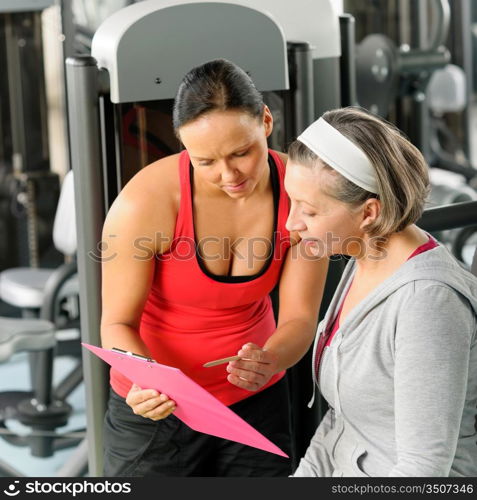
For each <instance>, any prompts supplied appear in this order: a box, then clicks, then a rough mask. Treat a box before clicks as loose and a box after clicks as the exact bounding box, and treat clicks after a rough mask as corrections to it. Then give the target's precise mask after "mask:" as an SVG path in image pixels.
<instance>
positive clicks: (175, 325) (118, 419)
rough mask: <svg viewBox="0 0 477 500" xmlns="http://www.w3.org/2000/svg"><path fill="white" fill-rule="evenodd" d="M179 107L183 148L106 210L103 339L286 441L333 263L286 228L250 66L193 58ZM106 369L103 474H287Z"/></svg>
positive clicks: (277, 463)
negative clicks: (170, 371)
mask: <svg viewBox="0 0 477 500" xmlns="http://www.w3.org/2000/svg"><path fill="white" fill-rule="evenodd" d="M173 118H174V127H175V130H176V133H177V135H178V137H179V139H180V140H181V141H182V143H183V144H184V146H185V148H186V149H185V151H183V152H182V153H181V154H178V155H173V156H170V157H167V158H164V159H161V160H159V161H157V162H155V163H153V164H151V165H149V166H147V167H145V168H144V169H143V170H141V171H140V172H139V173H138V174H137V175H136V176H135V177H134V178H133V179H132V180H131V181H130V182H129V183H128V184H127V185H126V186H125V188H124V189H123V190H122V192H121V193H120V194H119V196H118V198H117V199H116V200H115V202H114V204H113V206H112V207H111V210H110V212H109V214H108V216H107V220H106V223H105V226H104V232H103V238H104V241H106V242H107V243H108V255H114V258H112V259H104V262H103V315H102V325H101V336H102V344H103V347H106V348H112V347H116V348H120V349H123V350H127V351H132V352H136V353H138V354H142V355H144V356H147V357H152V358H153V359H155V360H156V361H158V362H160V363H163V364H167V365H171V366H175V367H178V368H180V369H181V370H182V371H183V372H184V373H186V374H187V375H188V376H189V377H190V378H192V379H193V380H195V381H196V382H197V383H198V384H200V385H201V386H202V387H204V388H205V389H207V390H208V391H209V392H210V393H211V394H213V395H214V396H215V397H216V398H218V399H219V400H220V401H222V402H223V403H224V404H226V405H229V406H230V407H231V408H232V409H233V410H234V411H235V412H236V413H238V414H239V415H241V416H242V417H243V418H245V420H247V421H248V422H249V423H251V424H252V425H254V426H255V427H256V428H257V429H258V430H259V431H261V432H263V433H264V434H265V435H266V436H267V437H268V438H269V439H271V440H272V441H274V442H275V443H276V444H277V445H278V446H280V447H281V448H282V449H284V450H285V451H286V450H290V436H289V422H288V411H289V409H288V395H287V388H286V380H285V379H284V378H283V377H284V375H285V370H286V369H287V368H289V367H290V366H292V365H293V364H295V363H296V362H297V361H299V360H300V358H301V357H302V356H303V355H304V354H305V353H306V351H307V350H308V349H309V347H310V345H311V342H312V339H313V336H314V333H315V328H316V321H317V315H318V310H319V305H320V300H321V296H322V292H323V285H324V281H325V276H326V270H327V262H326V261H325V260H319V259H316V258H310V256H309V255H307V254H305V253H304V252H302V251H301V250H302V248H301V245H300V243H299V241H300V240H299V238H296V237H294V235H290V233H289V232H288V231H287V229H286V227H285V223H286V219H287V216H288V209H289V203H288V197H287V195H286V193H285V190H284V186H283V180H284V176H285V167H284V161H285V160H286V158H285V155H283V154H281V153H277V152H275V151H271V150H269V149H268V146H267V137H268V136H269V135H270V134H271V132H272V127H273V118H272V115H271V113H270V110H269V109H268V107H267V106H265V105H264V103H263V101H262V98H261V95H260V93H259V92H258V91H257V90H256V89H255V87H254V85H253V83H252V81H251V80H250V78H249V76H248V75H247V74H246V73H245V72H244V71H243V70H241V69H240V68H238V67H237V66H235V65H233V64H232V63H230V62H228V61H225V60H216V61H211V62H209V63H206V64H204V65H202V66H200V67H198V68H194V69H193V70H191V71H190V72H189V73H188V74H187V75H186V76H185V77H184V80H183V82H182V83H181V85H180V87H179V90H178V93H177V96H176V100H175V105H174V116H173ZM278 283H280V288H279V303H280V308H279V314H278V324H277V323H276V322H275V318H274V313H273V310H272V305H271V300H270V295H269V294H270V292H271V291H272V290H273V289H274V288H275V286H276V285H277V284H278ZM232 355H238V356H240V357H241V359H240V360H238V361H234V362H232V363H229V364H228V365H227V364H226V365H219V366H216V367H213V368H204V367H203V365H204V363H206V362H207V361H211V360H214V359H219V358H224V357H228V356H232ZM110 380H111V388H112V390H111V393H110V400H109V406H108V411H107V414H106V418H105V469H104V473H105V475H109V476H117V475H146V474H148V475H149V474H155V475H174V476H182V475H184V476H187V475H200V476H204V475H208V476H243V475H258V476H267V475H288V474H289V473H290V470H291V469H290V461H287V460H285V459H283V458H281V457H278V456H274V455H272V454H267V453H265V452H262V451H260V450H256V449H254V448H250V447H247V446H243V445H239V444H238V443H232V442H229V441H226V440H220V439H218V438H214V437H211V436H206V435H204V434H200V433H197V432H195V431H193V430H191V429H189V428H188V427H187V426H185V425H184V424H182V422H181V421H180V420H178V419H177V418H176V417H175V416H174V409H175V403H174V402H173V401H170V400H169V399H168V397H167V389H166V390H165V392H166V394H157V393H156V392H155V391H153V390H149V389H147V388H139V387H135V386H133V387H131V385H132V384H131V382H130V381H129V380H127V379H126V378H124V377H123V376H121V375H120V374H119V373H117V372H115V371H114V370H111V377H110Z"/></svg>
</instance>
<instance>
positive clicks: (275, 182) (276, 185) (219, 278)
mask: <svg viewBox="0 0 477 500" xmlns="http://www.w3.org/2000/svg"><path fill="white" fill-rule="evenodd" d="M268 165H269V167H270V181H271V183H272V191H273V211H274V214H273V235H272V248H271V249H270V256H269V258H268V259H267V262H266V263H265V264H264V265H263V266H262V269H261V270H260V271H259V272H258V273H256V274H251V275H241V276H225V275H219V274H213V273H211V272H210V271H209V270H208V269H207V267H206V266H205V262H204V259H203V258H202V256H201V255H200V253H199V252H198V251H197V250H196V251H195V259H196V262H197V264H198V265H199V268H200V270H201V271H202V272H203V273H204V274H205V275H206V276H207V277H208V278H210V279H212V280H214V281H216V282H218V283H229V284H234V283H248V282H250V281H255V280H256V279H258V278H260V277H262V276H263V275H264V274H265V273H266V272H267V271H268V270H269V268H270V266H271V264H272V262H273V258H274V256H275V247H276V245H275V241H276V234H277V227H278V211H279V207H280V191H281V189H280V179H279V175H278V167H277V165H276V163H275V160H274V158H273V156H272V155H271V154H270V153H269V154H268ZM193 180H194V167H193V166H192V163H190V162H189V186H190V196H191V200H190V201H191V209H192V213H191V219H192V230H193V233H194V246H195V248H196V249H197V248H198V247H197V243H196V242H197V237H196V234H195V223H194V184H193Z"/></svg>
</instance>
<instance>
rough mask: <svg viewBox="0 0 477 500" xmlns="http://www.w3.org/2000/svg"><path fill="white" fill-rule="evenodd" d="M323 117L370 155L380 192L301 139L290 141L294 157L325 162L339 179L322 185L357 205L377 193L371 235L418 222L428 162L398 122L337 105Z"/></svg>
mask: <svg viewBox="0 0 477 500" xmlns="http://www.w3.org/2000/svg"><path fill="white" fill-rule="evenodd" d="M322 118H323V119H324V120H326V121H327V122H328V123H329V124H330V125H331V126H332V127H334V128H335V129H336V130H338V131H339V132H340V133H341V134H343V135H344V136H345V137H347V138H348V139H349V140H350V141H352V142H353V143H354V144H356V146H358V147H359V148H360V149H361V150H362V151H363V152H364V153H365V154H366V156H367V157H368V158H369V160H370V161H371V163H372V164H373V166H374V168H375V169H376V177H377V181H378V186H379V196H378V195H377V194H376V193H370V192H368V191H366V190H365V189H363V188H361V187H359V186H357V185H356V184H353V183H352V182H351V181H349V180H348V179H346V178H345V177H343V176H342V175H341V174H340V173H338V172H337V171H336V170H334V169H333V168H331V167H330V166H329V165H327V164H326V163H325V162H323V161H322V160H321V159H320V158H319V157H318V156H317V155H316V154H315V153H313V151H311V150H310V149H309V148H308V147H306V146H305V145H304V144H303V143H302V142H300V141H295V142H293V143H292V144H291V145H290V148H289V150H288V156H289V158H290V160H292V161H293V162H296V163H298V164H300V165H304V166H309V167H313V166H317V165H321V166H322V167H324V168H325V169H326V170H327V171H329V172H330V173H332V175H333V177H334V178H335V181H334V182H331V183H329V185H328V186H323V189H324V190H325V192H326V194H328V195H329V196H331V197H333V198H335V199H337V200H339V201H341V202H343V203H347V204H349V205H351V206H353V207H357V206H359V205H360V204H362V203H363V202H364V201H366V200H367V199H370V198H378V199H379V200H380V201H381V213H380V215H379V217H378V218H377V219H376V221H375V222H374V223H372V224H370V225H369V226H368V227H367V228H366V232H367V233H368V234H369V235H370V236H380V237H387V236H390V235H391V234H392V233H396V232H399V231H402V230H403V229H404V228H406V227H407V226H409V225H411V224H414V223H415V222H416V221H417V220H418V219H419V218H420V217H421V215H422V212H423V210H424V204H425V202H426V200H427V197H428V194H429V190H430V188H429V167H428V165H427V163H426V161H425V159H424V157H423V156H422V154H421V152H420V151H419V150H418V149H417V148H416V147H415V146H414V145H413V144H411V142H409V140H408V139H407V138H406V137H404V135H403V133H402V132H401V131H400V130H399V129H397V128H396V127H395V126H394V125H392V124H391V123H389V122H387V121H385V120H383V119H381V118H378V117H376V116H374V115H371V114H369V113H367V112H366V111H364V110H362V109H360V108H355V107H348V108H341V109H334V110H331V111H327V112H326V113H324V114H323V116H322ZM327 184H328V183H327Z"/></svg>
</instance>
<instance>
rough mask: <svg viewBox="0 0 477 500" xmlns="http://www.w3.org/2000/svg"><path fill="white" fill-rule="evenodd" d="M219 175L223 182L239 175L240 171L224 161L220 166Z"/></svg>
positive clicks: (230, 180) (233, 179)
mask: <svg viewBox="0 0 477 500" xmlns="http://www.w3.org/2000/svg"><path fill="white" fill-rule="evenodd" d="M221 176H222V180H223V181H224V182H225V183H227V182H233V181H235V180H236V179H238V178H239V177H240V172H239V171H238V170H237V169H236V168H233V167H232V165H229V164H227V163H225V162H224V164H223V166H222V171H221Z"/></svg>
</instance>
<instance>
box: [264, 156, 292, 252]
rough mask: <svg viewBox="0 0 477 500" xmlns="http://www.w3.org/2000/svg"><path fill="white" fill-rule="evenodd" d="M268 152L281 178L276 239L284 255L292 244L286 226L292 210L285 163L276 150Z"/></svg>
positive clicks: (279, 250) (279, 249)
mask: <svg viewBox="0 0 477 500" xmlns="http://www.w3.org/2000/svg"><path fill="white" fill-rule="evenodd" d="M268 152H269V154H270V155H271V157H272V159H273V161H274V163H275V165H276V167H277V172H278V178H279V180H280V200H279V204H278V219H277V227H276V231H277V233H278V234H277V240H276V244H277V248H276V252H278V255H284V254H285V252H286V251H287V250H288V248H289V246H290V233H289V231H288V230H287V229H286V227H285V225H286V222H287V219H288V212H289V211H290V201H289V199H288V196H287V193H286V191H285V163H284V162H283V160H282V158H281V156H280V155H279V154H278V153H277V152H276V151H273V150H271V149H269V150H268Z"/></svg>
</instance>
